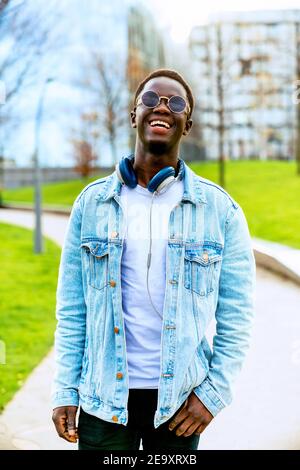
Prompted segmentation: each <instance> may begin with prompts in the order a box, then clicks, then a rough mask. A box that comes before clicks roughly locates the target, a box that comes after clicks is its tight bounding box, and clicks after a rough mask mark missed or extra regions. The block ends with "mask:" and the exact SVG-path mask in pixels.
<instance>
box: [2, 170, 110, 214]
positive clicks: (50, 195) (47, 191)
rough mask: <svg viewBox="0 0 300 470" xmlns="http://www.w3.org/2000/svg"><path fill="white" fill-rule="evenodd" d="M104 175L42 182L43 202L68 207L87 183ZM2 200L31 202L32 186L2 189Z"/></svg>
mask: <svg viewBox="0 0 300 470" xmlns="http://www.w3.org/2000/svg"><path fill="white" fill-rule="evenodd" d="M105 175H107V173H103V174H101V175H99V176H97V177H92V178H86V179H78V180H72V181H61V182H59V183H47V184H43V190H42V191H43V204H45V205H54V206H56V207H59V206H60V207H70V206H72V204H73V202H74V200H75V198H76V196H77V195H78V194H79V193H80V191H81V190H82V189H83V188H84V187H85V186H86V185H87V184H89V183H90V182H91V181H94V180H95V179H98V178H102V177H103V176H105ZM3 200H4V201H5V202H12V203H15V202H19V203H20V202H21V203H25V204H26V203H27V204H28V203H32V201H33V187H32V186H30V187H25V188H18V189H10V190H4V192H3Z"/></svg>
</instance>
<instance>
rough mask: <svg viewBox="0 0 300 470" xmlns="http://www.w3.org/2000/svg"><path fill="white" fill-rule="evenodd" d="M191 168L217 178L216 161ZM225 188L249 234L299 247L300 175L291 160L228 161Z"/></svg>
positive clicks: (215, 179) (208, 176)
mask: <svg viewBox="0 0 300 470" xmlns="http://www.w3.org/2000/svg"><path fill="white" fill-rule="evenodd" d="M191 168H193V170H194V171H195V172H196V173H198V174H200V175H201V176H204V177H205V178H208V179H211V180H212V181H215V182H217V181H218V176H217V175H218V167H217V164H211V163H210V164H206V163H203V164H194V165H191ZM226 170H227V171H226V190H227V191H228V192H229V193H230V194H231V195H232V197H233V198H235V200H236V201H237V202H238V203H239V204H240V205H241V206H242V208H243V210H244V212H245V214H246V217H247V220H248V224H249V228H250V232H251V234H252V236H255V237H258V238H263V239H265V240H271V241H275V242H279V243H283V244H286V245H289V246H292V247H295V248H300V176H297V175H296V165H295V163H294V162H280V161H277V162H257V161H236V162H229V164H227V168H226Z"/></svg>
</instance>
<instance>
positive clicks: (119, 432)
mask: <svg viewBox="0 0 300 470" xmlns="http://www.w3.org/2000/svg"><path fill="white" fill-rule="evenodd" d="M182 406H183V405H182ZM156 407H157V389H145V390H141V389H130V390H129V398H128V423H127V425H126V426H124V425H123V424H118V423H110V422H108V421H104V420H102V419H99V418H96V417H95V416H92V415H90V414H87V413H85V412H84V411H83V409H82V408H81V409H80V414H79V422H78V434H79V443H78V449H79V450H139V447H140V442H141V440H142V445H143V450H162V451H165V450H197V448H198V443H199V438H200V436H196V435H194V434H192V435H191V436H189V437H183V436H176V433H175V431H174V430H173V431H169V428H168V425H169V423H170V421H171V420H172V418H170V419H169V420H168V421H166V422H165V423H163V424H161V425H160V426H159V427H158V428H156V429H155V428H154V424H153V421H154V413H155V410H156ZM178 411H179V410H178ZM178 411H177V412H176V413H178Z"/></svg>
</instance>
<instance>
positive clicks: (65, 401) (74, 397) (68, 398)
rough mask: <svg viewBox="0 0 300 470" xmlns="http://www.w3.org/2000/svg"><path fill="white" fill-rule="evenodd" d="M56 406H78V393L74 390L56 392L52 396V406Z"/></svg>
mask: <svg viewBox="0 0 300 470" xmlns="http://www.w3.org/2000/svg"><path fill="white" fill-rule="evenodd" d="M58 406H79V394H78V392H76V391H75V390H65V391H62V392H56V393H55V394H54V395H53V396H52V407H53V408H57V407H58Z"/></svg>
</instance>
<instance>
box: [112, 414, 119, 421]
mask: <svg viewBox="0 0 300 470" xmlns="http://www.w3.org/2000/svg"><path fill="white" fill-rule="evenodd" d="M111 419H112V420H113V421H114V422H115V423H117V422H118V416H116V415H114V416H112V418H111Z"/></svg>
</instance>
